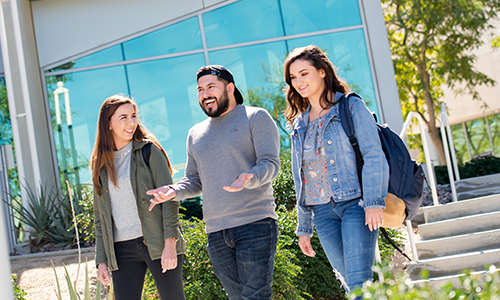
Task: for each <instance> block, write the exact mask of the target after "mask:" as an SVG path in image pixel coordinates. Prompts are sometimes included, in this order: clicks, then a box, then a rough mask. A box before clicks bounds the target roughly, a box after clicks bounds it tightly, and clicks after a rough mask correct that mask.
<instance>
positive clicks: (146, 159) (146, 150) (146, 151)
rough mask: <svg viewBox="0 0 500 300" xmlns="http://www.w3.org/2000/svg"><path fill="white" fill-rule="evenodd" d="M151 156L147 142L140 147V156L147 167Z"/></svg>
mask: <svg viewBox="0 0 500 300" xmlns="http://www.w3.org/2000/svg"><path fill="white" fill-rule="evenodd" d="M150 157H151V143H147V144H146V145H144V146H143V147H142V158H143V159H144V163H146V166H148V168H149V158H150Z"/></svg>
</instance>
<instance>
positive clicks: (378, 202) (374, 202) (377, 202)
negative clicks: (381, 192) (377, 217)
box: [359, 199, 385, 210]
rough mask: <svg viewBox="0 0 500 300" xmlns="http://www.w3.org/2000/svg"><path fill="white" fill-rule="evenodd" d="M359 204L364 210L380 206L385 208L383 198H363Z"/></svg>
mask: <svg viewBox="0 0 500 300" xmlns="http://www.w3.org/2000/svg"><path fill="white" fill-rule="evenodd" d="M359 205H360V206H361V207H362V208H363V209H364V210H366V209H367V208H372V207H381V208H383V209H385V200H384V199H367V200H365V199H363V200H361V201H360V202H359Z"/></svg>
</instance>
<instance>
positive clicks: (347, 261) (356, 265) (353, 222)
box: [311, 199, 378, 290]
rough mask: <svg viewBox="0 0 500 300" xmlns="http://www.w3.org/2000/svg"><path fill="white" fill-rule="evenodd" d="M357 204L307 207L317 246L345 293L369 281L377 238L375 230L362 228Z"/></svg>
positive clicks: (332, 202) (327, 204)
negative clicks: (312, 216) (311, 219)
mask: <svg viewBox="0 0 500 300" xmlns="http://www.w3.org/2000/svg"><path fill="white" fill-rule="evenodd" d="M359 200H360V199H356V200H351V201H344V202H338V203H335V202H334V201H331V202H329V203H326V204H321V205H314V206H311V207H312V209H313V211H314V225H315V227H316V232H317V233H318V237H319V240H320V242H321V246H323V250H324V251H325V253H326V256H327V257H328V260H329V261H330V264H331V265H332V267H333V268H334V269H335V271H336V274H337V277H339V279H340V280H341V282H342V284H343V285H344V287H346V286H347V288H348V289H349V290H352V289H353V288H355V287H358V286H361V285H362V284H363V282H365V281H367V280H371V279H372V278H373V272H372V266H373V262H374V259H375V247H376V243H377V237H378V230H374V231H370V230H369V229H368V226H367V225H365V212H364V210H363V208H362V207H361V206H359V205H358V203H359ZM338 273H340V276H339V274H338Z"/></svg>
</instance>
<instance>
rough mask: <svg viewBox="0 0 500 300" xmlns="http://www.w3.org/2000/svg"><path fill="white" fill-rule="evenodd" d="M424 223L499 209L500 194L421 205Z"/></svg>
mask: <svg viewBox="0 0 500 300" xmlns="http://www.w3.org/2000/svg"><path fill="white" fill-rule="evenodd" d="M422 211H423V212H424V218H425V222H426V223H430V222H436V221H441V220H447V219H453V218H460V217H464V216H470V215H476V214H482V213H488V212H492V211H500V194H496V195H490V196H486V197H480V198H475V199H470V200H462V201H458V202H451V203H447V204H443V205H439V206H427V207H423V208H422Z"/></svg>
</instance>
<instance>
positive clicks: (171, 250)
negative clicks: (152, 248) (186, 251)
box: [161, 239, 177, 273]
mask: <svg viewBox="0 0 500 300" xmlns="http://www.w3.org/2000/svg"><path fill="white" fill-rule="evenodd" d="M176 243H177V242H176V240H175V239H166V240H165V246H164V247H163V252H162V253H161V270H162V273H165V272H167V271H168V270H173V269H175V268H177V251H176V249H175V244H176Z"/></svg>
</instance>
